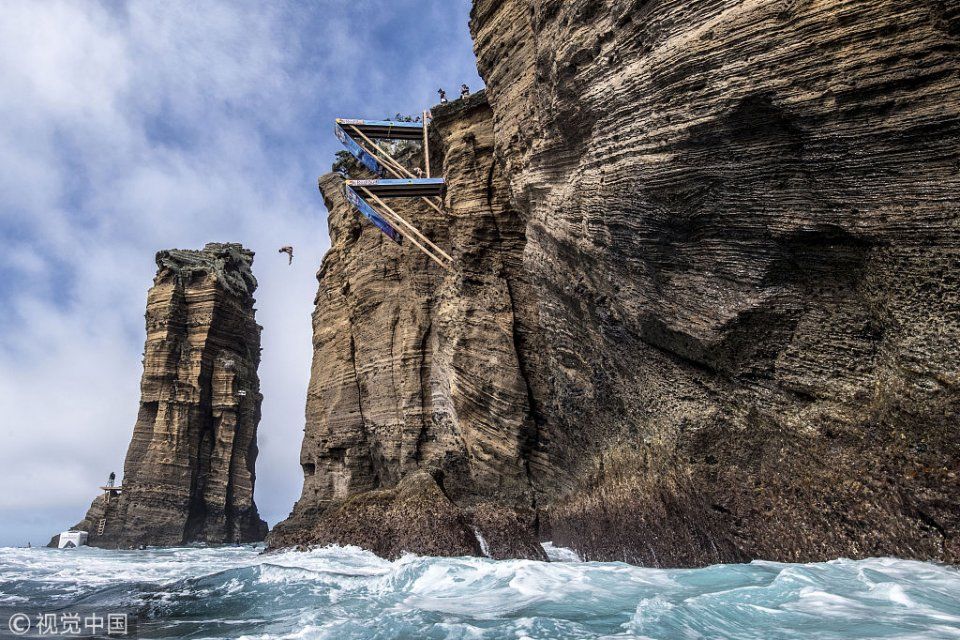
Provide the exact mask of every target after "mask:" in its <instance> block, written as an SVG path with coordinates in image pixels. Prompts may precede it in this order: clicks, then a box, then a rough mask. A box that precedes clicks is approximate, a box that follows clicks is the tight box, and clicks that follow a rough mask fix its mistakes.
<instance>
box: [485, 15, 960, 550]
mask: <svg viewBox="0 0 960 640" xmlns="http://www.w3.org/2000/svg"><path fill="white" fill-rule="evenodd" d="M958 27H960V10H958V9H957V8H955V7H953V5H951V3H945V2H910V1H906V0H902V1H894V0H881V1H878V2H860V1H857V0H848V1H837V2H816V1H813V0H790V1H780V0H757V1H750V2H744V1H733V0H720V1H710V2H701V1H697V2H687V1H683V2H681V1H679V0H672V1H671V0H663V1H627V0H622V1H607V2H602V1H597V0H578V1H573V2H558V1H548V0H506V1H493V0H477V2H475V4H474V13H473V19H472V29H473V32H474V35H475V39H476V51H477V54H478V60H479V67H480V70H481V73H482V75H483V77H484V79H485V80H486V82H487V86H488V97H489V99H490V103H491V105H492V108H493V112H494V114H495V118H494V122H495V128H496V135H495V141H496V146H497V157H498V159H499V160H500V161H501V162H502V163H503V165H504V166H505V167H506V169H507V173H508V175H509V176H510V185H511V188H512V199H513V201H514V202H515V203H516V205H517V208H518V210H520V211H521V212H522V215H523V217H524V219H525V221H526V223H527V224H526V231H525V236H526V248H525V250H524V262H523V270H524V272H525V274H526V277H527V278H528V279H529V281H530V282H531V284H532V287H533V292H534V295H533V298H532V303H533V304H535V305H536V306H537V308H538V310H539V316H538V321H537V322H536V323H535V325H534V332H535V345H536V347H535V349H532V350H522V351H521V354H520V358H521V361H522V362H525V363H529V364H528V366H526V367H525V370H526V372H527V374H528V376H527V379H528V383H529V385H530V388H531V390H532V397H533V398H534V402H533V411H534V414H535V415H536V416H537V417H538V419H537V424H538V426H539V429H538V433H537V438H536V442H537V445H536V447H535V451H534V453H533V455H531V458H530V463H531V478H532V481H533V484H534V486H535V487H536V489H537V492H538V494H539V495H540V496H541V498H540V500H539V502H540V503H541V505H548V506H549V517H548V518H546V517H545V518H544V523H545V526H544V527H543V529H544V531H543V534H544V535H549V536H551V537H552V538H553V539H554V541H555V542H557V543H558V544H564V545H568V546H572V547H574V548H575V549H577V550H578V551H579V552H580V554H581V555H582V556H584V557H587V558H597V559H620V560H623V559H626V560H628V561H633V562H640V563H645V564H669V565H696V564H704V563H710V562H718V561H731V560H740V559H746V558H757V557H760V558H771V559H777V560H797V561H807V560H822V559H828V558H834V557H837V556H848V557H863V556H871V555H886V554H895V555H899V556H905V557H919V558H939V559H948V560H949V559H954V560H955V559H956V558H957V554H958V551H960V546H958V544H960V542H958V533H960V504H958V496H960V492H958V489H960V484H958V483H960V478H958V473H960V464H958V462H960V452H958V442H960V439H958V438H957V424H958V421H957V418H958V409H960V393H958V383H960V368H958V367H960V364H958V363H960V358H958V344H960V340H958V339H960V297H958V296H960V269H958V267H960V225H958V196H957V194H958V193H960V56H958V53H960V48H958V45H960V40H958V35H960V28H958ZM547 522H548V523H549V527H547V526H546V524H547Z"/></svg>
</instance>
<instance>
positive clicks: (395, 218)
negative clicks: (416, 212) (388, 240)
mask: <svg viewBox="0 0 960 640" xmlns="http://www.w3.org/2000/svg"><path fill="white" fill-rule="evenodd" d="M362 191H365V192H366V195H367V196H372V197H373V198H374V201H375V202H377V204H379V205H380V206H381V207H382V208H383V211H378V212H377V213H379V214H380V215H381V216H382V217H383V218H385V219H386V220H387V221H388V222H390V223H393V227H394V229H396V230H397V232H398V233H399V234H400V235H402V236H403V237H404V238H406V239H407V240H409V241H410V242H411V243H413V245H414V246H415V247H417V248H418V249H420V251H422V252H423V253H424V254H425V255H426V256H427V257H428V258H430V259H431V260H433V261H434V262H436V263H437V264H438V265H440V266H441V267H443V268H444V269H446V270H447V271H449V270H450V266H451V265H449V264H447V263H446V262H445V261H444V260H442V259H440V258H439V257H437V256H436V255H434V254H433V252H431V251H430V249H427V248H426V247H425V246H423V245H422V244H420V243H419V242H417V240H416V238H414V237H413V234H412V233H410V232H407V231H404V229H403V228H402V227H401V226H400V225H398V224H397V223H398V222H399V223H402V225H404V226H406V227H408V228H410V229H412V230H413V233H416V235H417V236H419V237H420V238H423V240H424V241H426V243H427V244H428V245H430V246H431V247H432V248H434V249H437V250H439V251H440V252H441V253H443V251H442V250H440V247H438V246H437V245H435V244H433V243H432V242H430V241H429V240H427V238H426V237H425V236H424V235H423V234H422V233H420V232H419V231H417V230H416V229H415V228H414V227H413V225H411V224H410V223H409V222H407V221H406V220H404V219H403V218H402V217H400V214H398V213H397V212H396V211H394V210H393V209H391V208H390V207H389V206H388V205H387V204H386V203H385V202H383V200H381V199H380V198H377V197H376V196H374V195H373V194H372V193H370V192H369V191H367V190H366V189H363V190H362ZM443 255H444V256H445V257H446V258H447V259H448V260H452V258H450V256H447V254H446V253H443Z"/></svg>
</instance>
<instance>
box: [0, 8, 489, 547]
mask: <svg viewBox="0 0 960 640" xmlns="http://www.w3.org/2000/svg"><path fill="white" fill-rule="evenodd" d="M469 9H470V0H329V1H323V0H313V1H307V0H295V1H290V2H277V1H273V2H269V3H267V2H252V1H250V2H238V1H236V0H228V1H217V0H204V2H194V1H187V2H174V1H170V0H164V1H163V2H157V1H155V0H143V1H139V0H131V1H129V2H120V1H114V2H106V1H102V2H100V1H97V0H72V1H69V0H61V1H58V0H45V1H43V2H40V1H35V0H0V15H2V16H3V18H2V20H0V546H18V545H25V544H26V543H27V542H28V541H29V542H31V543H33V544H34V545H37V544H45V543H46V542H47V541H48V540H49V538H50V536H51V535H53V534H55V533H58V532H59V531H61V530H64V529H66V528H67V527H69V526H71V525H73V524H75V523H76V522H78V521H79V520H80V519H81V518H82V517H83V515H84V513H85V512H86V509H87V507H88V506H89V504H90V502H91V500H93V498H94V497H96V495H97V487H98V486H99V485H100V484H102V483H103V482H104V481H105V480H106V477H107V475H108V474H109V473H110V472H111V471H116V472H117V474H118V475H119V474H120V473H121V472H122V468H123V459H124V455H125V453H126V449H127V445H128V444H129V440H130V435H131V433H132V430H133V425H134V422H135V420H136V415H137V408H138V402H139V383H140V376H141V374H142V364H141V354H142V351H143V343H144V338H145V334H144V319H143V314H144V310H145V304H146V295H147V290H148V289H149V287H150V286H151V284H152V280H153V276H154V273H155V271H156V264H155V263H154V254H155V253H156V252H157V251H158V250H160V249H168V248H181V249H191V248H201V247H202V246H203V245H204V244H206V243H207V242H242V243H243V244H244V245H245V246H246V247H248V248H250V249H253V250H254V251H255V252H256V254H257V255H256V259H255V261H254V265H253V270H254V274H255V275H256V277H257V279H258V280H259V282H260V287H259V290H258V292H257V294H256V298H257V320H258V322H259V323H260V324H261V325H263V327H264V329H263V336H262V346H263V360H262V363H261V365H260V381H261V391H262V393H263V395H264V401H263V418H262V420H261V422H260V428H259V443H260V456H259V458H258V460H257V485H256V494H255V498H256V502H257V505H258V507H259V509H260V514H261V516H262V517H263V518H264V519H266V520H267V521H268V522H269V523H270V525H271V526H272V525H273V524H275V523H276V522H277V521H278V520H281V519H283V518H284V517H286V515H287V514H288V513H289V511H290V509H291V507H292V506H293V503H294V501H295V500H296V499H297V498H298V497H299V495H300V489H301V485H302V474H301V471H300V466H299V462H298V457H299V450H300V442H301V439H302V435H303V425H304V419H303V412H304V404H305V398H306V388H307V381H308V378H309V374H310V358H311V327H310V314H311V312H312V310H313V298H314V295H315V294H316V289H317V282H316V275H315V274H316V271H317V269H318V268H319V266H320V260H321V258H322V256H323V253H324V252H325V251H326V249H327V248H328V247H329V241H328V238H327V224H326V211H325V210H324V207H323V202H322V199H321V198H320V195H319V193H318V191H317V176H319V175H320V174H322V173H324V172H326V171H328V170H329V168H330V164H331V162H332V160H333V155H334V153H335V152H336V151H337V150H339V148H340V147H339V146H338V143H337V141H336V139H335V138H334V136H333V133H332V129H333V119H334V118H335V117H338V116H339V117H360V118H376V119H380V118H383V117H386V116H388V115H391V114H394V113H398V112H400V113H405V114H406V113H410V114H413V113H419V112H420V111H421V110H423V109H425V108H429V107H430V106H432V105H433V104H434V103H435V102H436V98H437V95H436V89H437V88H438V87H444V88H446V89H447V90H448V91H449V92H450V93H451V94H453V93H455V90H456V89H457V88H458V87H459V86H460V83H462V82H466V83H467V84H469V85H470V86H471V87H473V88H477V87H479V86H481V84H482V83H481V81H480V79H479V78H478V77H477V74H476V67H475V60H474V57H473V52H472V43H471V41H470V35H469V31H468V27H467V20H468V17H469ZM286 244H291V245H293V246H294V248H295V254H296V257H295V260H294V262H293V265H292V266H288V265H287V258H286V256H285V255H281V254H279V253H278V252H277V249H278V248H279V247H280V246H282V245H286Z"/></svg>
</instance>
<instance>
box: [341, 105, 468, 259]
mask: <svg viewBox="0 0 960 640" xmlns="http://www.w3.org/2000/svg"><path fill="white" fill-rule="evenodd" d="M428 118H429V113H428V112H426V111H424V112H423V121H422V122H395V121H392V120H358V119H351V118H337V119H336V124H335V127H334V132H335V133H336V135H337V139H338V140H340V142H341V143H342V144H343V146H344V147H346V149H347V151H349V152H350V154H351V155H353V156H354V157H355V158H356V159H357V160H358V161H359V162H360V163H361V164H362V165H363V166H364V167H366V168H367V169H368V170H369V171H370V172H372V173H373V174H374V175H376V176H377V178H376V179H373V180H351V179H347V180H346V181H345V182H344V186H343V190H344V195H345V196H346V198H347V201H348V202H350V204H352V205H353V206H354V208H356V209H357V211H359V212H360V214H361V215H363V216H364V217H365V218H367V220H369V221H370V222H372V223H373V225H374V226H375V227H377V228H378V229H380V231H381V232H383V234H384V235H386V236H387V237H388V238H390V239H391V240H393V241H394V242H396V243H397V244H403V241H404V240H408V241H409V242H410V243H411V244H413V245H414V246H415V247H416V248H417V249H419V250H420V251H422V252H423V253H425V254H426V255H427V257H429V258H430V259H431V260H433V261H434V262H436V263H437V264H438V265H440V266H441V267H443V268H444V269H449V268H450V267H451V265H452V264H453V258H451V257H450V255H449V254H448V253H447V252H445V251H444V250H443V249H441V248H440V247H438V246H437V245H436V244H434V243H433V242H432V241H431V240H430V239H429V238H427V237H426V236H425V235H424V234H423V233H421V232H420V230H419V229H417V228H416V227H415V226H414V225H412V224H411V223H410V222H408V221H407V220H406V219H404V217H403V216H401V215H400V214H399V213H398V212H397V211H396V210H395V209H394V208H393V207H391V206H390V205H389V204H387V203H386V202H385V200H387V199H391V198H419V199H421V200H422V201H423V202H425V203H426V204H427V205H428V206H430V207H431V208H432V209H434V210H435V211H437V212H438V213H440V214H441V215H446V214H445V212H444V210H443V209H442V208H441V207H442V204H443V196H444V192H445V191H446V180H444V179H443V178H432V177H430V139H429V136H428V130H427V120H428ZM377 140H409V141H417V140H419V141H421V143H422V145H423V160H424V167H423V169H419V168H418V169H416V170H415V171H416V173H414V171H411V170H410V169H408V168H407V167H405V166H403V164H401V163H400V162H399V161H398V160H397V159H396V158H394V157H393V156H391V155H390V153H389V152H388V149H389V148H390V147H389V146H388V147H387V149H385V148H384V147H383V146H382V145H381V144H380V143H378V142H377ZM388 175H389V176H392V177H389V178H388V177H386V176H388Z"/></svg>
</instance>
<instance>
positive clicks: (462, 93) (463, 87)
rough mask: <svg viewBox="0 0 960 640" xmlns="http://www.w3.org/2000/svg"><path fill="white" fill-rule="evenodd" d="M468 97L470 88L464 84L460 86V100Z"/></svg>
mask: <svg viewBox="0 0 960 640" xmlns="http://www.w3.org/2000/svg"><path fill="white" fill-rule="evenodd" d="M469 96H470V87H468V86H467V84H466V83H464V84H462V85H460V99H461V100H463V99H464V98H467V97H469Z"/></svg>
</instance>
